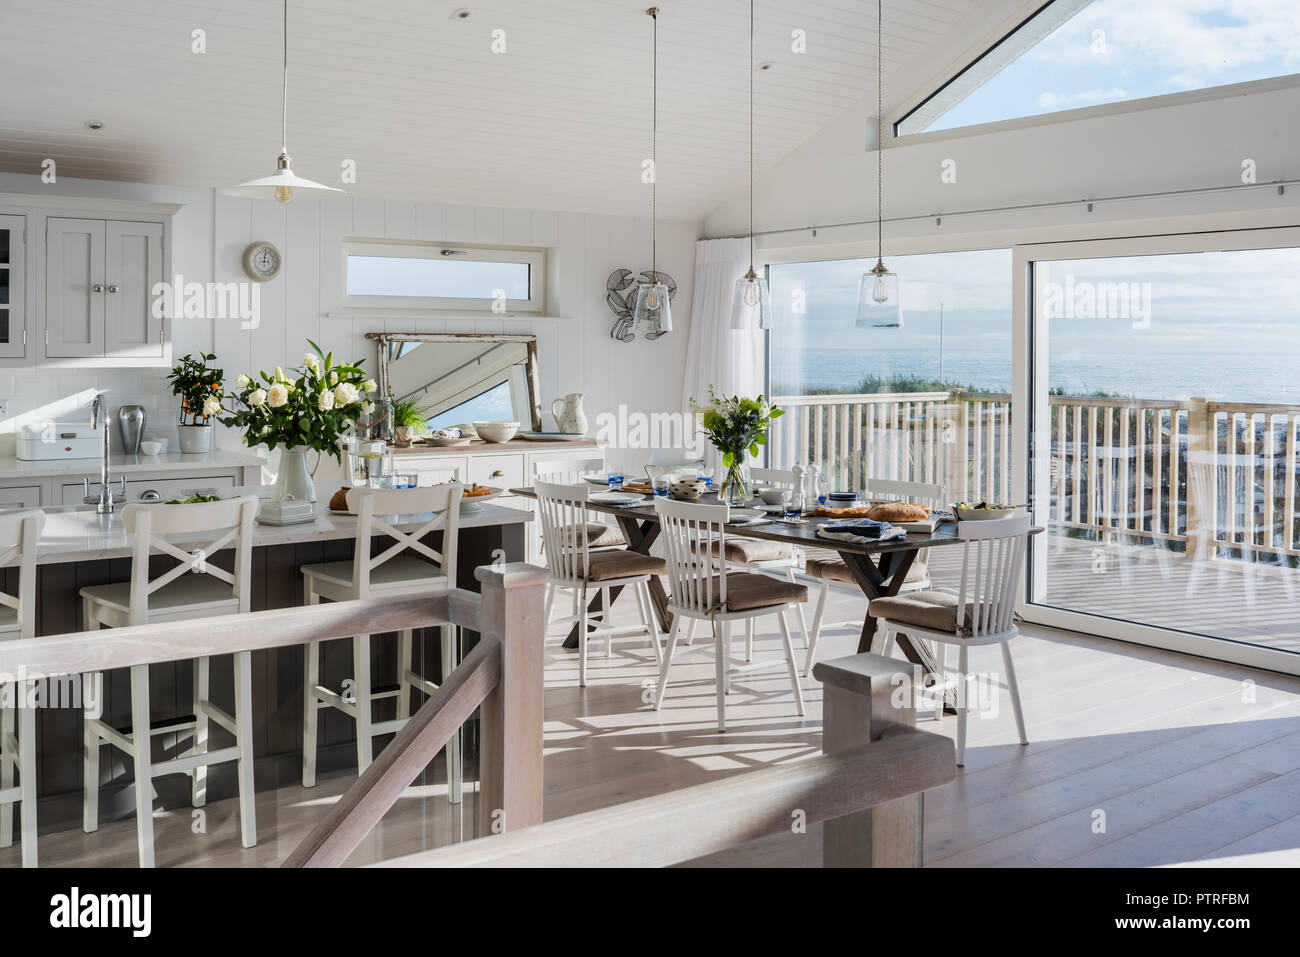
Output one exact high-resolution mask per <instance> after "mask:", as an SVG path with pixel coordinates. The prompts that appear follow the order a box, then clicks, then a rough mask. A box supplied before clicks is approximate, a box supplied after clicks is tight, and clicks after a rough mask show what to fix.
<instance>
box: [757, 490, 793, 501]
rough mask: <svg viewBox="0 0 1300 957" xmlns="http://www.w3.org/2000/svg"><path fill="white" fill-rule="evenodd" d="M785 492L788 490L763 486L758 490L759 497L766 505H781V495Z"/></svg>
mask: <svg viewBox="0 0 1300 957" xmlns="http://www.w3.org/2000/svg"><path fill="white" fill-rule="evenodd" d="M785 493H786V490H785V489H783V488H761V489H759V490H758V497H759V498H761V499H762V500H763V504H764V505H780V504H781V497H782V496H783V495H785Z"/></svg>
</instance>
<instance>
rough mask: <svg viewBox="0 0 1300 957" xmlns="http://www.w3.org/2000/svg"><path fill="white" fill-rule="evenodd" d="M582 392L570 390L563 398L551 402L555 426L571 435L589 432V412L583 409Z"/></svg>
mask: <svg viewBox="0 0 1300 957" xmlns="http://www.w3.org/2000/svg"><path fill="white" fill-rule="evenodd" d="M582 396H583V394H582V393H581V392H570V393H569V394H568V395H566V396H565V397H564V398H562V399H556V400H555V401H553V402H552V403H551V415H553V416H554V417H555V426H556V428H558V429H559V430H560V431H561V432H565V433H568V434H569V435H586V434H587V413H585V412H583V411H582Z"/></svg>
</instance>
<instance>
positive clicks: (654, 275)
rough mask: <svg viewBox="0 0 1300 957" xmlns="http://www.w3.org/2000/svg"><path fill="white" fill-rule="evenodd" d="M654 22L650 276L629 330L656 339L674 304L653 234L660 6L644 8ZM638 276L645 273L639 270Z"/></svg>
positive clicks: (668, 327)
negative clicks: (660, 263)
mask: <svg viewBox="0 0 1300 957" xmlns="http://www.w3.org/2000/svg"><path fill="white" fill-rule="evenodd" d="M646 16H648V17H649V18H650V19H651V20H652V21H654V40H653V46H652V50H653V52H652V54H651V67H650V77H651V79H650V84H651V91H652V92H651V97H652V105H651V113H650V130H651V132H650V169H651V171H652V173H653V177H652V179H651V180H650V278H649V281H648V282H643V283H641V284H640V285H638V286H637V289H636V306H634V307H633V309H632V331H633V332H639V331H643V330H647V329H648V330H650V332H649V335H650V336H652V337H653V338H656V339H657V338H659V336H661V335H663V334H664V333H666V332H672V331H673V307H672V302H671V296H670V295H669V292H668V285H667V284H666V283H664V282H663V281H662V280H661V279H660V277H659V255H658V253H659V247H658V244H657V236H656V235H655V226H656V216H657V206H656V203H655V201H656V198H657V197H656V190H657V189H658V186H659V152H658V151H659V8H658V7H651V8H650V9H649V10H647V11H646ZM641 275H643V276H644V275H645V273H642V274H641Z"/></svg>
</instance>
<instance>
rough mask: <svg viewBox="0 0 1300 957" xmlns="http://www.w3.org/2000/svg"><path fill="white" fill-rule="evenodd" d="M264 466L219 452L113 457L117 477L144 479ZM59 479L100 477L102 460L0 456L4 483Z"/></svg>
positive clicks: (239, 454) (245, 457)
mask: <svg viewBox="0 0 1300 957" xmlns="http://www.w3.org/2000/svg"><path fill="white" fill-rule="evenodd" d="M260 465H262V459H260V458H258V457H257V456H256V455H250V454H248V453H247V452H231V451H225V450H221V449H218V450H216V451H214V452H200V453H198V454H192V455H187V454H184V453H181V452H163V453H162V454H161V455H121V454H110V455H109V468H110V469H111V471H112V473H113V475H114V476H118V475H144V474H149V473H152V472H199V471H204V472H207V471H212V470H214V469H230V468H245V467H250V466H260ZM56 475H76V476H78V477H80V476H82V475H95V476H97V475H99V457H98V456H96V457H95V458H92V459H46V460H43V461H40V462H28V461H25V460H23V459H18V458H14V457H13V456H12V455H5V456H0V481H4V480H12V479H24V478H48V477H50V476H56Z"/></svg>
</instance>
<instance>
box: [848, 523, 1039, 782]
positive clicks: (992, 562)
mask: <svg viewBox="0 0 1300 957" xmlns="http://www.w3.org/2000/svg"><path fill="white" fill-rule="evenodd" d="M957 536H958V537H959V538H960V539H962V540H963V541H964V542H965V545H964V546H963V554H962V567H961V578H960V584H959V588H958V590H957V592H956V596H955V606H954V605H953V601H952V594H951V593H944V592H934V591H922V592H915V593H913V594H911V595H908V596H900V597H898V598H892V599H891V598H884V599H881V598H878V599H875V600H874V601H872V603H871V606H870V609H869V611H870V613H872V614H875V615H876V616H877V617H878V619H879V620H878V621H877V628H878V630H879V632H880V634H881V635H882V636H883V639H884V649H883V650H884V654H886V655H888V654H889V652H890V650H891V648H892V647H893V645H894V642H895V640H896V637H897V636H898V635H899V634H903V635H907V636H908V637H909V638H911V639H916V638H925V639H928V640H931V641H936V642H939V643H941V644H945V645H956V646H957V647H958V660H957V671H958V675H957V679H958V681H959V682H960V684H961V686H960V687H959V689H958V695H957V764H959V765H961V764H964V762H965V754H966V723H967V714H968V712H969V710H970V709H969V707H968V701H967V699H968V697H969V688H968V687H967V681H968V677H967V675H968V667H967V666H968V653H969V649H970V648H971V646H972V645H992V644H1000V645H1001V646H1002V662H1003V664H1004V666H1005V667H1006V670H1007V680H1006V682H1005V687H1006V688H1007V690H1008V692H1009V693H1010V696H1011V707H1012V711H1013V713H1014V715H1015V719H1016V729H1017V731H1019V733H1020V743H1021V744H1028V743H1029V739H1028V737H1027V736H1026V734H1025V718H1024V714H1023V712H1022V711H1021V707H1020V689H1019V686H1018V685H1017V683H1016V672H1015V666H1014V665H1013V663H1012V660H1011V645H1010V641H1011V639H1012V638H1014V637H1016V635H1018V634H1019V633H1020V631H1019V629H1018V628H1017V627H1016V623H1015V613H1016V606H1017V604H1018V600H1019V595H1020V587H1021V581H1022V579H1021V575H1022V573H1023V571H1024V565H1025V550H1026V545H1027V543H1028V540H1029V516H1028V515H1017V516H1012V517H1010V518H1002V519H989V520H987V521H966V522H961V523H959V524H958V526H957ZM936 597H942V598H943V599H944V604H945V605H946V606H948V607H955V612H956V622H955V626H954V627H953V628H952V629H951V630H940V629H937V628H934V627H927V626H925V625H924V624H918V621H924V620H926V616H925V615H924V614H922V615H921V616H918V615H917V614H916V613H915V608H916V607H917V605H918V604H933V600H934V598H936ZM909 603H910V607H909Z"/></svg>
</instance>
